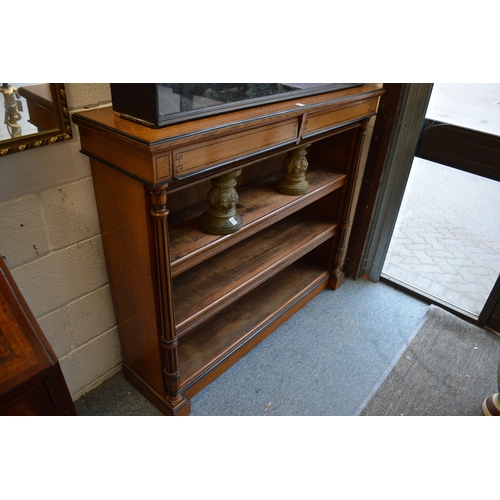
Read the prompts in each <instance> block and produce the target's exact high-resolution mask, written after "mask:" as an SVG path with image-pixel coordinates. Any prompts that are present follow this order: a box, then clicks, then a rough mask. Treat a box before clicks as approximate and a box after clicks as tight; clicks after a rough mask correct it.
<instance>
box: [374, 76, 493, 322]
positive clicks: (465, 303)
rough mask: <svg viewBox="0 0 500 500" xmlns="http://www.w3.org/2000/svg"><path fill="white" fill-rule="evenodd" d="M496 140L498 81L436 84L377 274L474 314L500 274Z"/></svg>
mask: <svg viewBox="0 0 500 500" xmlns="http://www.w3.org/2000/svg"><path fill="white" fill-rule="evenodd" d="M499 145H500V84H435V85H434V86H433V88H432V93H431V97H430V100H429V104H428V106H427V110H426V112H425V121H424V125H423V127H422V131H421V133H420V139H419V144H418V146H417V149H416V153H415V157H414V158H413V162H412V164H411V169H410V175H409V178H408V182H407V184H406V187H405V191H404V196H403V200H402V203H401V207H400V209H399V212H398V215H397V219H396V223H395V226H394V231H393V233H392V237H391V239H390V243H389V247H388V251H387V255H386V258H385V261H384V263H383V268H382V271H381V277H382V278H384V279H386V280H388V281H391V282H393V283H395V284H397V285H399V286H401V287H403V288H406V289H409V290H411V291H412V292H414V293H417V294H419V295H422V296H424V297H426V298H428V299H430V300H431V301H432V302H434V303H438V304H440V305H442V306H444V307H446V308H448V309H452V310H454V311H456V312H458V313H459V314H461V315H464V316H467V317H469V318H472V319H474V320H478V318H479V317H480V316H481V312H482V310H483V308H484V305H485V303H486V302H487V301H488V298H491V295H492V290H494V289H495V282H497V278H498V276H499V275H500V182H499V180H500V175H499V172H498V169H499V165H498V151H499V150H500V148H499ZM497 286H498V285H497ZM495 293H496V294H498V293H497V292H494V294H495ZM490 302H491V300H490Z"/></svg>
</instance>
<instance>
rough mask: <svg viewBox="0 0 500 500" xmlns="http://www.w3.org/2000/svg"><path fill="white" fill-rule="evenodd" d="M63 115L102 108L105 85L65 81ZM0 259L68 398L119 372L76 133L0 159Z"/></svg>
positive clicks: (85, 164) (106, 100) (86, 169)
mask: <svg viewBox="0 0 500 500" xmlns="http://www.w3.org/2000/svg"><path fill="white" fill-rule="evenodd" d="M65 86H66V92H67V98H68V106H69V110H70V113H71V114H72V113H74V112H76V111H80V110H82V109H87V108H95V107H99V106H105V105H109V104H110V103H111V94H110V88H109V84H77V83H67V84H66V85H65ZM0 255H1V258H3V259H4V260H5V262H6V264H7V267H8V268H9V270H10V271H11V273H12V276H13V277H14V279H15V281H16V283H17V285H18V286H19V289H20V290H21V293H22V294H23V295H24V297H25V299H26V301H27V303H28V305H29V306H30V308H31V310H32V311H33V314H34V315H35V317H36V319H37V320H38V322H39V324H40V327H41V328H42V330H43V332H44V333H45V335H46V337H47V339H48V341H49V342H50V344H51V345H52V347H53V349H54V351H55V353H56V355H57V356H58V358H59V360H60V364H61V368H62V371H63V373H64V376H65V379H66V382H67V384H68V387H69V390H70V392H71V394H72V397H73V399H77V398H78V397H79V396H80V395H82V394H83V393H84V392H86V391H88V390H90V389H91V388H93V387H95V386H97V385H99V384H100V383H101V382H102V381H103V380H105V379H106V378H108V377H110V376H111V375H113V374H114V373H115V372H116V371H118V370H119V368H120V364H121V360H122V359H121V351H120V345H119V342H118V334H117V330H116V322H115V318H114V313H113V307H112V304H111V297H110V292H109V285H108V277H107V273H106V265H105V262H104V255H103V249H102V242H101V236H100V229H99V222H98V218H97V211H96V205H95V199H94V191H93V186H92V177H91V173H90V164H89V160H88V158H87V157H86V156H84V155H83V154H81V153H80V140H79V136H78V129H77V128H76V127H75V126H73V138H72V139H71V140H69V141H65V142H61V143H57V144H52V145H49V146H43V147H41V148H38V149H31V150H28V151H22V152H20V153H15V154H12V155H7V156H3V157H0Z"/></svg>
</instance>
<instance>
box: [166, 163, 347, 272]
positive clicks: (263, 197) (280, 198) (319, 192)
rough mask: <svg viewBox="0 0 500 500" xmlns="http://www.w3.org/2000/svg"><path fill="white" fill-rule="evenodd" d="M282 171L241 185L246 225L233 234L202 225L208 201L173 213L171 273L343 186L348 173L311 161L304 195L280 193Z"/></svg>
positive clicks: (207, 256)
mask: <svg viewBox="0 0 500 500" xmlns="http://www.w3.org/2000/svg"><path fill="white" fill-rule="evenodd" d="M281 175H282V172H281V171H280V172H277V173H273V174H270V175H267V176H265V177H264V178H262V179H258V180H257V181H255V182H252V183H250V184H247V185H245V186H243V187H242V188H238V195H239V203H238V212H239V213H240V215H241V216H242V218H243V227H242V229H240V230H239V231H238V232H237V233H234V234H232V235H215V234H209V233H206V232H204V231H203V230H202V229H201V227H200V222H199V218H200V215H201V214H202V213H203V212H204V211H205V210H206V208H207V203H206V202H202V203H199V204H197V205H195V206H190V207H188V208H186V209H184V210H181V211H179V212H178V213H176V214H173V215H172V218H171V220H170V259H171V267H172V275H173V276H176V275H178V274H180V273H181V272H183V271H185V270H186V269H188V268H189V267H192V266H194V265H196V264H197V263H199V262H202V261H204V260H206V259H208V258H210V257H211V256H213V255H216V254H217V253H219V252H221V251H222V250H223V249H224V248H225V247H227V246H228V245H234V244H236V243H237V242H239V241H241V240H243V239H244V238H247V237H248V236H250V235H252V234H254V233H256V232H257V231H259V230H261V229H265V228H266V227H268V226H269V225H271V224H273V223H275V222H277V221H279V220H280V219H282V218H284V217H286V216H287V215H289V214H290V213H293V212H294V211H297V210H299V209H301V208H303V207H305V206H307V205H309V204H311V203H313V202H314V201H316V200H318V199H320V198H321V197H323V196H325V195H327V194H328V193H331V192H333V191H335V190H337V189H340V188H342V186H343V185H344V183H345V179H346V175H345V173H344V172H341V171H339V170H332V169H331V168H328V166H326V165H322V164H320V163H311V164H310V166H309V168H308V171H307V180H308V181H309V184H310V186H311V187H310V190H309V192H308V193H307V194H305V195H302V196H290V195H285V194H281V193H279V192H278V191H277V190H276V188H275V184H276V181H277V180H278V179H279V178H280V177H281Z"/></svg>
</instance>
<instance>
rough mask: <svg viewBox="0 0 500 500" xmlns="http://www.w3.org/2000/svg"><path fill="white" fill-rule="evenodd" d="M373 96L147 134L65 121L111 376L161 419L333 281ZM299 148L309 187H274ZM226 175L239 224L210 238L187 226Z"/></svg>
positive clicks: (114, 119)
mask: <svg viewBox="0 0 500 500" xmlns="http://www.w3.org/2000/svg"><path fill="white" fill-rule="evenodd" d="M382 92H383V91H382V90H381V89H378V88H376V87H373V86H367V85H364V86H361V87H356V88H351V89H346V90H340V91H336V92H330V93H326V94H321V95H316V96H309V97H306V98H304V99H301V100H300V101H299V102H297V101H294V100H292V101H286V102H280V103H274V104H268V105H264V106H259V107H255V108H251V109H246V110H241V111H233V112H230V113H224V114H221V115H218V116H212V117H208V118H203V119H199V120H193V121H190V122H186V123H180V124H176V125H171V126H168V127H164V128H160V129H153V128H148V127H146V126H143V125H141V124H138V123H134V122H132V121H129V120H126V119H123V118H121V117H119V116H118V115H117V114H116V113H114V112H113V110H112V108H102V109H96V110H92V111H88V112H82V113H78V114H75V115H74V116H73V120H74V122H75V123H76V124H77V125H78V126H79V129H80V137H81V144H82V152H83V153H84V154H86V155H88V156H89V157H90V161H91V167H92V176H93V180H94V188H95V194H96V200H97V206H98V212H99V220H100V224H101V232H102V238H103V244H104V251H105V257H106V264H107V269H108V274H109V279H110V286H111V293H112V297H113V304H114V309H115V314H116V319H117V324H118V331H119V336H120V342H121V347H122V352H123V358H124V365H123V369H124V373H125V376H126V378H127V379H128V380H129V381H130V382H131V383H132V384H134V386H135V387H137V389H138V390H139V391H141V393H142V394H143V395H144V396H145V397H147V398H148V399H149V400H150V401H151V402H153V404H155V405H156V406H157V407H158V408H159V409H160V410H161V411H163V412H164V413H165V414H167V415H186V414H189V412H190V398H191V397H192V396H193V395H194V394H196V393H197V392H198V391H200V390H201V389H202V388H203V387H205V386H206V385H207V384H208V383H210V382H211V381H213V380H214V379H215V378H216V377H217V376H219V375H220V374H221V373H222V372H223V371H224V370H226V369H227V368H229V367H230V366H231V365H232V364H234V363H235V362H236V361H237V360H238V359H240V358H241V357H242V356H243V355H244V354H246V353H247V352H249V351H250V350H251V349H252V348H253V347H255V345H257V344H258V343H259V342H260V341H262V340H263V339H264V338H265V337H266V336H267V335H269V334H270V333H271V332H272V331H274V330H275V329H276V328H277V327H278V326H279V325H281V324H282V323H283V322H285V321H286V320H287V319H288V318H290V317H291V316H292V315H293V314H294V313H295V312H296V311H297V310H299V309H300V308H301V307H302V306H303V305H305V304H306V303H307V302H308V301H310V300H311V299H312V298H313V297H314V296H316V295H317V294H318V293H319V292H320V291H321V290H323V289H324V288H325V287H327V286H329V287H331V288H334V289H336V288H338V287H339V286H340V285H341V283H342V279H343V276H344V274H343V270H342V268H343V263H344V258H345V252H346V248H347V244H348V241H349V234H350V230H351V221H352V218H353V215H354V210H355V199H356V185H357V181H358V179H359V175H360V170H361V165H360V164H361V158H360V157H361V149H362V145H363V141H364V138H365V136H366V126H367V122H368V120H369V119H370V118H371V117H372V116H374V114H375V112H376V108H377V104H378V99H379V96H380V95H381V94H382ZM305 146H306V151H307V155H306V158H307V163H308V167H307V171H306V175H305V176H306V179H307V182H308V183H309V189H308V190H307V192H305V193H304V194H298V195H290V194H283V193H281V192H280V191H279V190H278V189H277V187H276V183H277V181H278V180H279V179H280V178H281V177H282V176H283V172H284V167H283V162H284V159H285V158H286V157H287V155H289V154H293V152H295V151H297V150H298V149H299V148H303V147H305ZM231 172H232V173H233V174H232V176H233V177H234V176H235V181H236V183H237V185H236V187H235V189H236V192H237V196H238V202H237V205H236V210H237V213H238V214H239V215H240V216H241V220H242V225H241V229H239V230H237V231H236V232H232V233H230V234H221V235H220V234H212V233H211V232H207V231H206V230H204V229H203V227H202V225H201V223H200V216H201V215H202V214H203V213H204V212H205V211H207V209H208V208H209V202H208V201H207V193H208V192H209V191H210V189H211V188H212V186H213V185H214V186H216V189H218V188H220V185H221V184H220V179H222V178H225V177H222V176H226V177H227V174H230V173H231ZM229 177H231V175H230V176H229Z"/></svg>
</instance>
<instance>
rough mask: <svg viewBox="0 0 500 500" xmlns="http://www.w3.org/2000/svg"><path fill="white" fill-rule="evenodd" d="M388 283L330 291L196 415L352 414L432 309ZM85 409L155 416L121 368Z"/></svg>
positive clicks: (204, 400)
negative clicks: (124, 376)
mask: <svg viewBox="0 0 500 500" xmlns="http://www.w3.org/2000/svg"><path fill="white" fill-rule="evenodd" d="M427 307H428V306H427V304H425V303H423V302H421V301H419V300H417V299H415V298H413V297H411V296H409V295H407V294H405V293H403V292H402V291H400V290H397V289H395V288H393V287H391V286H389V285H387V284H385V283H382V282H380V283H372V282H370V281H365V280H357V281H353V280H346V281H345V282H344V284H343V286H342V287H341V288H340V289H339V290H336V291H332V290H326V291H324V292H322V293H321V294H320V295H319V296H318V297H316V298H315V299H314V300H313V301H311V302H310V303H309V304H307V306H305V307H304V308H303V309H302V310H300V311H299V312H298V313H297V314H296V315H295V316H293V317H292V318H291V319H290V320H289V321H287V322H286V323H285V324H284V325H282V326H281V327H280V328H279V329H277V330H276V331H275V332H274V333H273V334H272V335H270V336H269V337H268V338H267V339H266V340H264V341H263V342H262V343H261V344H259V345H258V346H257V347H256V348H255V349H253V350H252V351H251V352H250V353H249V354H247V355H246V356H245V357H244V358H243V359H241V360H240V361H239V362H238V363H236V364H235V365H234V366H233V367H231V368H230V369H229V370H228V371H226V372H225V373H223V374H222V375H221V376H220V377H219V378H217V380H215V381H214V382H212V383H211V384H210V385H209V386H208V387H206V388H205V389H204V390H203V391H201V392H200V393H199V394H197V395H196V396H195V397H194V398H193V399H192V402H191V414H192V415H194V416H209V415H211V416H226V415H248V416H255V415H263V416H271V415H354V414H355V413H356V410H357V408H358V407H359V406H360V405H361V404H362V403H363V401H364V400H365V399H366V397H367V395H368V394H369V393H370V392H371V391H372V389H373V387H374V386H375V384H376V383H377V381H378V380H379V379H380V377H381V375H382V374H383V373H384V372H385V370H386V369H387V367H388V366H389V365H390V364H391V362H392V360H393V359H394V357H395V356H396V355H397V353H398V352H399V351H400V349H401V347H402V346H404V345H406V344H407V342H408V338H409V336H410V335H411V334H412V332H413V331H414V329H415V328H416V326H417V325H418V324H419V322H420V321H421V319H422V318H423V316H424V315H425V313H426V311H427ZM76 407H77V412H78V414H79V415H157V414H159V413H158V411H157V410H156V409H155V408H154V407H153V406H152V405H151V404H150V403H149V402H148V401H146V400H145V399H144V398H142V397H141V396H140V395H138V393H137V391H136V390H135V389H134V388H133V387H132V386H131V385H130V384H129V383H128V382H126V381H125V380H124V379H123V376H122V374H121V373H118V374H116V375H115V376H113V377H112V378H111V379H109V380H108V381H106V382H104V384H102V385H101V386H99V387H97V388H96V389H94V390H93V391H91V392H89V393H88V394H86V395H84V396H82V397H81V398H80V399H79V400H78V401H77V402H76Z"/></svg>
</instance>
